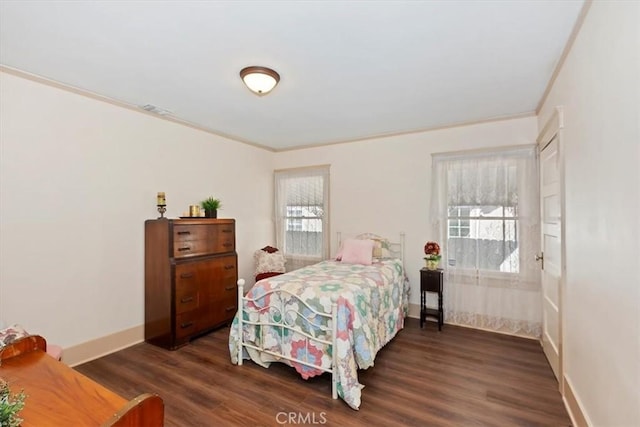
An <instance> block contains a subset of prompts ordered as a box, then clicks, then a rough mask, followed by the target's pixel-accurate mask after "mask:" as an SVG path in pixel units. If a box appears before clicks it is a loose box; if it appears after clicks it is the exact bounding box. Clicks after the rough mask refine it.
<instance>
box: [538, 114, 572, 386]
mask: <svg viewBox="0 0 640 427" xmlns="http://www.w3.org/2000/svg"><path fill="white" fill-rule="evenodd" d="M563 132H564V113H563V107H561V106H557V107H556V108H555V109H554V111H553V114H552V115H551V117H550V118H549V119H548V120H547V122H546V123H545V125H544V127H543V128H542V131H540V133H539V134H538V138H537V139H536V144H537V145H538V153H541V152H542V150H543V149H544V148H545V147H546V146H547V145H549V143H551V141H553V139H554V138H555V139H556V140H557V141H558V163H559V165H558V179H559V181H560V189H559V190H560V258H561V268H560V280H559V284H560V301H559V306H558V311H559V314H560V319H559V320H560V325H559V326H560V331H559V345H558V389H559V390H560V394H561V395H562V396H564V394H565V387H564V383H565V381H564V325H565V310H564V301H565V294H566V276H567V267H566V259H567V258H566V243H565V242H566V239H565V235H566V226H565V218H566V216H565V182H564V142H563ZM539 159H540V157H539V156H538V167H540V164H539ZM538 170H539V169H538ZM540 245H541V246H540V250H542V242H540ZM543 333H544V331H543ZM540 345H541V346H542V337H540Z"/></svg>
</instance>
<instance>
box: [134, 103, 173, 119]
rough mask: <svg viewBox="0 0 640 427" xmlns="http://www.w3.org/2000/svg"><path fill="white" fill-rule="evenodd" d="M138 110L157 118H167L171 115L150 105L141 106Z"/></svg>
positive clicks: (167, 111)
mask: <svg viewBox="0 0 640 427" xmlns="http://www.w3.org/2000/svg"><path fill="white" fill-rule="evenodd" d="M140 108H142V109H143V110H146V111H148V112H150V113H153V114H157V115H159V116H168V115H169V114H171V111H169V110H163V109H162V108H158V107H156V106H155V105H151V104H147V105H143V106H142V107H140Z"/></svg>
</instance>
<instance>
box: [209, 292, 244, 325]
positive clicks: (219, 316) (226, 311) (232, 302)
mask: <svg viewBox="0 0 640 427" xmlns="http://www.w3.org/2000/svg"><path fill="white" fill-rule="evenodd" d="M211 308H212V310H213V311H214V312H213V319H214V323H221V322H224V321H227V320H231V319H232V318H233V316H234V315H235V314H236V312H237V311H238V299H237V298H235V295H232V296H227V297H226V298H224V299H222V300H220V301H217V302H216V303H215V304H213V305H212V307H211Z"/></svg>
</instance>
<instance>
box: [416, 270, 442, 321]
mask: <svg viewBox="0 0 640 427" xmlns="http://www.w3.org/2000/svg"><path fill="white" fill-rule="evenodd" d="M442 286H443V271H442V270H441V269H437V270H429V269H427V268H423V269H421V270H420V327H421V328H422V325H424V322H425V320H426V319H427V317H433V318H435V319H437V320H438V330H439V331H441V330H442V325H443V324H444V312H443V311H442V291H443V289H442ZM427 292H435V293H437V294H438V308H437V309H433V308H427V296H426V294H427Z"/></svg>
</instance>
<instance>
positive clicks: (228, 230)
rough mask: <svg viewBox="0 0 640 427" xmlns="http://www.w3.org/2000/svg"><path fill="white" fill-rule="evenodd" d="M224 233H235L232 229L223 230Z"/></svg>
mask: <svg viewBox="0 0 640 427" xmlns="http://www.w3.org/2000/svg"><path fill="white" fill-rule="evenodd" d="M222 232H223V233H231V232H233V230H232V229H230V228H225V229H223V230H222Z"/></svg>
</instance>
